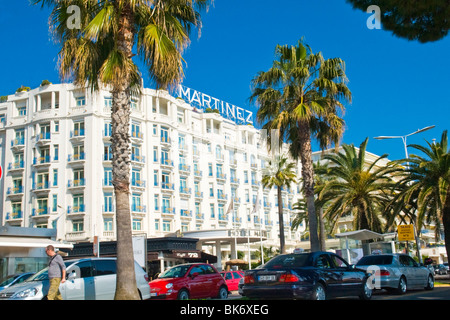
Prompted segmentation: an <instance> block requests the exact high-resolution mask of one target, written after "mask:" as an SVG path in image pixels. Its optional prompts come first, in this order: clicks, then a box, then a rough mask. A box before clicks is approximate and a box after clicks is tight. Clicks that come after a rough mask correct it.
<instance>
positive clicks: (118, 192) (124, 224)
mask: <svg viewBox="0 0 450 320" xmlns="http://www.w3.org/2000/svg"><path fill="white" fill-rule="evenodd" d="M122 12H123V17H122V19H121V20H120V22H119V28H120V30H121V31H122V32H121V36H120V37H119V38H118V48H119V49H120V50H122V51H123V52H125V55H126V56H128V57H131V55H132V46H133V34H132V22H131V16H132V15H131V10H129V9H128V10H127V9H126V8H124V9H123V11H122ZM130 83H131V81H130V78H129V77H128V78H127V77H124V78H123V79H122V82H121V83H120V84H116V85H115V86H114V88H113V90H112V96H113V105H112V112H111V129H112V132H111V149H112V154H113V159H112V171H113V185H114V194H115V199H116V208H117V209H116V230H117V280H116V293H115V296H114V299H115V300H138V299H139V293H138V290H137V286H136V278H135V271H134V255H133V239H132V231H131V212H130V156H129V155H130V135H129V133H128V131H129V127H130V110H131V109H130V96H129V95H130V86H131V85H130Z"/></svg>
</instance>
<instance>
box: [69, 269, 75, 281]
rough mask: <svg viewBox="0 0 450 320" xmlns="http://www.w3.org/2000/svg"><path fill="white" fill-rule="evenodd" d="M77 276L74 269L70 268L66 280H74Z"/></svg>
mask: <svg viewBox="0 0 450 320" xmlns="http://www.w3.org/2000/svg"><path fill="white" fill-rule="evenodd" d="M76 278H77V273H76V272H75V270H72V272H71V273H69V276H68V277H67V279H68V280H75V279H76Z"/></svg>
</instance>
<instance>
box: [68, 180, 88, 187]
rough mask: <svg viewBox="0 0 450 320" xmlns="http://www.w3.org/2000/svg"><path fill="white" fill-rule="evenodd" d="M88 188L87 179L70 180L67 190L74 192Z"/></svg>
mask: <svg viewBox="0 0 450 320" xmlns="http://www.w3.org/2000/svg"><path fill="white" fill-rule="evenodd" d="M85 186H86V180H85V179H77V180H69V181H68V183H67V188H69V189H71V190H74V189H80V188H84V187H85Z"/></svg>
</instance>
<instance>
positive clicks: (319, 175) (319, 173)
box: [292, 161, 328, 251]
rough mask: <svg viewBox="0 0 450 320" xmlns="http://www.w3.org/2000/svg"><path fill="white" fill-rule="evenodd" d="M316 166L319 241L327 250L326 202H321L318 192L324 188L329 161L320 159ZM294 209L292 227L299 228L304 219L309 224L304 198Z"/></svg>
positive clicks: (299, 200) (323, 249) (322, 247)
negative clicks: (324, 212)
mask: <svg viewBox="0 0 450 320" xmlns="http://www.w3.org/2000/svg"><path fill="white" fill-rule="evenodd" d="M313 167H314V174H315V178H314V179H315V185H314V189H315V194H316V201H315V204H314V206H315V209H316V215H317V218H318V224H319V243H320V250H322V251H326V230H325V221H324V218H323V206H324V205H325V204H323V203H321V202H319V201H318V199H317V194H318V193H319V192H320V190H321V189H322V187H323V185H324V184H325V179H326V177H325V173H326V171H327V170H328V164H327V163H320V161H317V162H316V163H314V164H313ZM293 210H294V212H295V217H294V219H293V220H292V229H293V230H295V229H297V228H298V227H299V226H300V224H301V223H302V222H303V221H306V223H307V224H308V219H309V218H308V208H307V205H306V201H305V199H303V198H300V199H298V201H297V202H296V203H295V204H294V206H293Z"/></svg>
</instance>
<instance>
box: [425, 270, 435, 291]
mask: <svg viewBox="0 0 450 320" xmlns="http://www.w3.org/2000/svg"><path fill="white" fill-rule="evenodd" d="M425 289H426V290H433V289H434V279H433V276H432V275H431V274H430V275H429V276H428V281H427V286H426V287H425Z"/></svg>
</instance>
